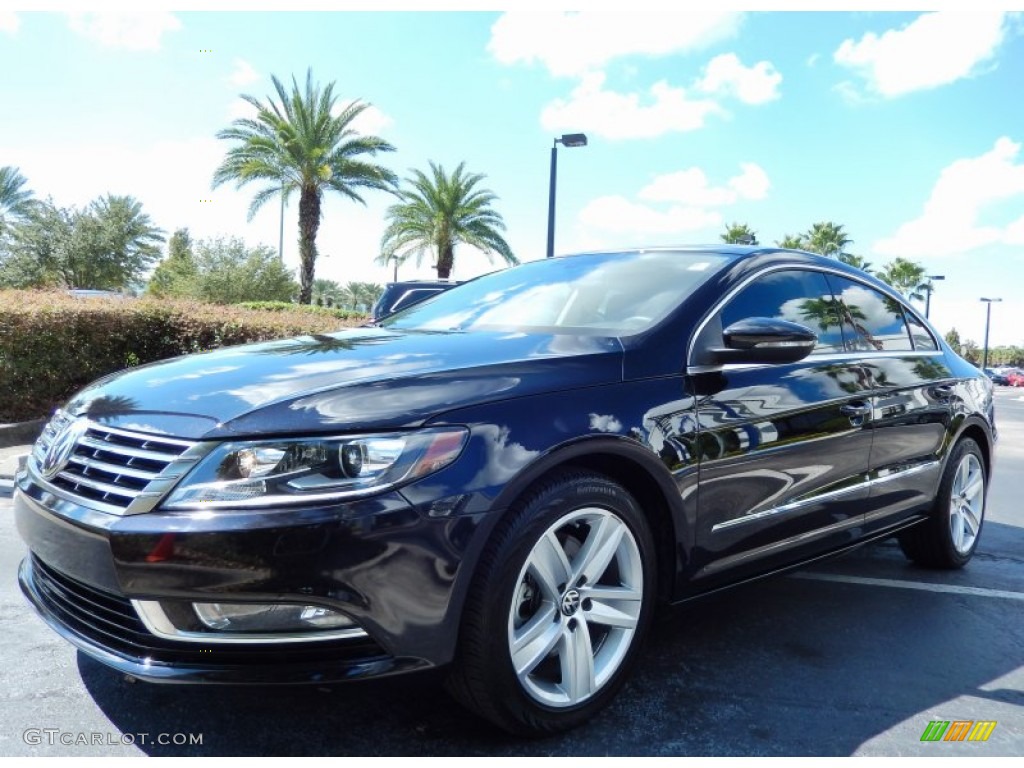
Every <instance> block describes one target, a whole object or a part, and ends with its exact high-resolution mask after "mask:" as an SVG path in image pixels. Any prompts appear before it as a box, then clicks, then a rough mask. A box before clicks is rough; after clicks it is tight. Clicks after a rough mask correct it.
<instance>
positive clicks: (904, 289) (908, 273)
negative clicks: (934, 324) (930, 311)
mask: <svg viewBox="0 0 1024 768" xmlns="http://www.w3.org/2000/svg"><path fill="white" fill-rule="evenodd" d="M878 277H879V278H880V279H882V280H884V281H885V282H887V283H888V284H889V285H891V286H892V287H893V288H895V289H896V290H897V291H899V292H900V293H902V294H903V295H904V296H906V297H907V298H908V299H916V300H917V301H922V300H923V299H924V294H925V291H927V290H929V282H928V278H927V277H926V276H925V268H924V267H923V266H921V265H920V264H918V263H917V262H916V261H910V260H908V259H904V258H903V257H902V256H897V257H896V258H895V259H893V260H892V261H890V262H889V263H888V264H886V265H885V267H883V268H882V269H881V271H879V273H878Z"/></svg>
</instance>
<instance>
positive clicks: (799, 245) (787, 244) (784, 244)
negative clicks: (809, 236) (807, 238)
mask: <svg viewBox="0 0 1024 768" xmlns="http://www.w3.org/2000/svg"><path fill="white" fill-rule="evenodd" d="M775 244H776V245H777V246H779V248H792V249H794V250H797V251H802V250H804V248H806V247H807V246H806V243H804V239H803V237H801V236H800V235H783V236H782V239H781V240H776V241H775Z"/></svg>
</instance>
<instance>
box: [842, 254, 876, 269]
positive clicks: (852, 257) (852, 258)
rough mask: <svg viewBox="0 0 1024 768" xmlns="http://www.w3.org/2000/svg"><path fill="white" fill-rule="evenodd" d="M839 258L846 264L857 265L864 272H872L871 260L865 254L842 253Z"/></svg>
mask: <svg viewBox="0 0 1024 768" xmlns="http://www.w3.org/2000/svg"><path fill="white" fill-rule="evenodd" d="M839 260H840V261H841V262H843V263H844V264H849V265H850V266H851V267H856V268H857V269H860V270H863V271H864V272H869V273H870V272H871V262H870V261H868V260H867V259H865V258H864V257H863V256H857V255H856V254H853V253H841V254H839Z"/></svg>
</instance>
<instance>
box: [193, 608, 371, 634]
mask: <svg viewBox="0 0 1024 768" xmlns="http://www.w3.org/2000/svg"><path fill="white" fill-rule="evenodd" d="M192 609H193V610H194V611H195V613H196V617H197V618H198V619H199V621H201V622H202V623H203V625H204V626H206V627H208V628H209V629H214V630H217V631H218V632H296V631H298V632H301V631H304V630H305V631H315V630H325V629H343V628H345V627H352V626H355V623H354V622H353V621H352V620H351V619H349V618H348V617H347V616H345V615H343V614H341V613H338V612H337V611H332V610H331V609H330V608H325V607H323V606H320V605H289V604H281V603H193V604H192Z"/></svg>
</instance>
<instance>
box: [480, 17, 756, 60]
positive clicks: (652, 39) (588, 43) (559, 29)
mask: <svg viewBox="0 0 1024 768" xmlns="http://www.w3.org/2000/svg"><path fill="white" fill-rule="evenodd" d="M741 19H742V15H741V14H738V13H734V12H729V11H717V10H679V9H672V10H664V11H662V10H646V9H645V10H638V9H631V10H630V11H629V12H626V13H610V12H605V11H581V12H565V11H559V12H540V13H537V12H526V11H512V12H508V13H505V14H503V15H502V16H501V17H500V18H499V19H498V20H497V21H496V22H495V23H494V26H492V27H491V39H490V42H489V43H488V44H487V49H488V51H490V52H491V54H492V55H493V56H494V57H495V59H497V60H498V61H499V62H501V63H502V64H516V63H519V62H525V63H532V62H535V61H540V62H541V63H543V64H544V66H546V67H547V69H548V71H549V72H551V74H553V75H556V76H572V75H582V74H584V73H585V72H588V71H592V70H594V69H598V68H600V67H602V66H603V65H604V64H606V63H607V62H609V61H612V60H613V59H617V58H621V57H624V56H636V55H643V56H664V55H667V54H673V53H684V52H687V51H693V50H697V49H699V48H702V47H705V46H708V45H711V44H713V43H716V42H719V41H721V40H724V39H726V38H728V37H730V36H732V35H733V34H735V32H736V30H737V29H738V27H739V24H740V21H741Z"/></svg>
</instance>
